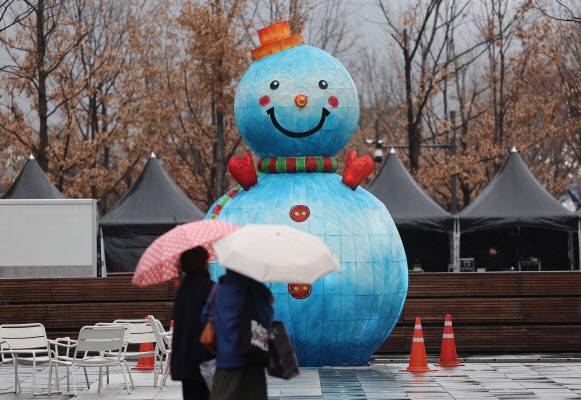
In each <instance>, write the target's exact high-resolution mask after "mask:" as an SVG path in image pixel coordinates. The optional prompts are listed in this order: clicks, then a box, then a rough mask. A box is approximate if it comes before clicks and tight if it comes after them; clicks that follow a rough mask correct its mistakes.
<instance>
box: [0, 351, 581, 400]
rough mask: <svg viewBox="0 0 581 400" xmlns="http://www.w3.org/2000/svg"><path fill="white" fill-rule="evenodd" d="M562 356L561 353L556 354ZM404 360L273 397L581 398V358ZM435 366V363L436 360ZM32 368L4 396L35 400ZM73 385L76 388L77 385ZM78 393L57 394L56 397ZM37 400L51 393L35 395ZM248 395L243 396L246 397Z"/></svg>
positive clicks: (142, 382) (117, 384) (146, 391)
mask: <svg viewBox="0 0 581 400" xmlns="http://www.w3.org/2000/svg"><path fill="white" fill-rule="evenodd" d="M556 359H558V358H556ZM406 366H407V365H406V364H405V363H403V362H401V363H397V362H395V363H394V362H390V363H386V362H381V361H380V360H376V361H374V363H373V364H372V365H370V366H366V367H357V368H321V369H304V370H302V371H301V375H300V376H298V377H296V378H295V379H293V380H290V381H284V380H281V379H276V378H270V377H269V378H268V395H269V397H268V398H269V400H307V399H312V400H351V399H352V400H360V399H430V400H431V399H581V360H579V361H573V362H528V360H527V359H523V360H518V359H514V358H512V359H509V358H505V359H504V360H503V361H502V362H468V363H466V365H465V366H463V367H452V368H450V367H448V368H442V367H433V368H437V369H438V370H437V371H435V372H429V373H408V372H400V371H399V370H400V369H405V367H406ZM430 367H432V365H430ZM30 372H31V368H30V367H27V366H24V367H21V368H19V376H20V381H21V386H22V390H23V393H21V394H18V395H15V394H14V393H12V394H3V395H0V400H4V399H29V398H33V395H32V375H31V373H30ZM88 372H89V382H90V384H91V385H90V388H87V386H86V383H85V378H84V376H83V373H82V371H80V370H79V371H77V372H76V374H75V377H76V382H77V388H78V389H79V396H78V398H79V399H105V400H107V399H121V398H123V399H136V400H145V399H160V400H164V399H181V385H180V382H173V381H171V380H168V382H167V385H166V386H165V387H164V388H155V387H153V373H152V372H151V371H149V372H144V371H133V372H132V375H133V379H134V381H135V385H136V388H135V390H133V391H132V393H131V394H130V395H128V394H127V391H126V390H125V387H124V383H123V377H122V375H121V373H120V370H119V369H118V368H113V369H112V371H111V380H110V383H109V384H105V382H104V383H103V387H102V389H101V393H97V378H98V369H97V368H90V369H88ZM47 374H48V369H47V367H40V368H38V369H37V385H38V388H39V390H40V389H43V390H46V386H47V383H48V381H47V380H48V376H47ZM60 383H61V390H65V391H66V379H65V371H64V368H61V369H60ZM71 389H72V387H71ZM7 390H14V371H13V368H12V367H11V366H9V365H0V391H7ZM71 395H72V393H71V394H67V393H61V394H53V395H51V396H50V399H63V398H68V397H70V396H71ZM34 398H35V399H42V398H49V396H46V395H45V396H35V397H34ZM240 399H241V400H243V399H244V397H243V396H241V397H240Z"/></svg>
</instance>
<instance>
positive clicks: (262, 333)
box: [238, 286, 268, 367]
mask: <svg viewBox="0 0 581 400" xmlns="http://www.w3.org/2000/svg"><path fill="white" fill-rule="evenodd" d="M246 299H247V301H246V307H244V309H243V310H242V312H241V313H240V319H239V321H238V330H239V337H238V338H239V341H238V355H239V356H240V357H244V358H246V359H248V360H249V361H250V362H252V363H253V364H258V365H262V366H265V367H266V366H268V328H267V327H265V326H264V325H262V323H260V319H259V318H258V313H257V312H256V307H255V305H254V296H253V295H252V292H251V290H250V286H248V291H247V293H246Z"/></svg>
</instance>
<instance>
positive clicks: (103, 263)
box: [99, 228, 107, 278]
mask: <svg viewBox="0 0 581 400" xmlns="http://www.w3.org/2000/svg"><path fill="white" fill-rule="evenodd" d="M99 232H100V233H101V277H102V278H106V277H107V262H106V261H105V241H104V240H103V228H100V229H99Z"/></svg>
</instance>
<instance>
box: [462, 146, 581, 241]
mask: <svg viewBox="0 0 581 400" xmlns="http://www.w3.org/2000/svg"><path fill="white" fill-rule="evenodd" d="M457 217H458V219H459V221H460V231H461V232H462V233H464V232H471V231H478V230H485V229H496V228H504V227H514V226H521V227H538V228H546V229H560V230H577V220H578V218H579V217H578V216H577V215H575V213H572V212H570V211H568V210H567V209H566V208H565V207H563V206H562V205H561V204H560V203H559V202H558V201H557V200H556V199H555V198H554V197H553V196H551V194H549V192H547V191H546V190H545V188H544V187H543V186H542V185H541V184H540V183H539V182H538V181H537V180H536V179H535V177H534V176H533V174H532V173H531V172H530V171H529V170H528V168H527V167H526V166H525V164H524V163H523V161H522V159H521V158H520V156H519V154H518V152H517V151H516V149H515V148H513V149H512V151H511V152H510V155H509V156H508V158H507V160H506V161H505V162H504V164H503V165H502V168H500V171H498V173H497V174H496V176H495V177H494V179H493V180H492V181H491V182H490V183H489V184H488V186H486V188H485V189H484V190H483V191H482V193H481V194H480V195H479V196H478V197H477V198H476V199H475V200H474V201H473V202H472V203H471V204H470V205H469V206H468V207H466V208H465V209H464V210H462V211H461V212H460V213H458V214H457Z"/></svg>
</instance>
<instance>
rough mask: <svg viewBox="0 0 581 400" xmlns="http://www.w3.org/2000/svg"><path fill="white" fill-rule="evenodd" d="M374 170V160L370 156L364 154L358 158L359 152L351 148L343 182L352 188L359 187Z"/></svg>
mask: <svg viewBox="0 0 581 400" xmlns="http://www.w3.org/2000/svg"><path fill="white" fill-rule="evenodd" d="M372 172H373V160H372V159H371V157H369V156H363V157H361V158H357V152H356V151H355V150H351V151H350V152H349V153H348V154H347V160H346V161H345V171H344V172H343V180H342V182H343V183H344V184H345V186H347V187H350V188H351V189H353V190H355V189H357V186H359V184H360V183H361V182H363V180H364V179H365V178H367V177H368V176H369V175H370V174H371V173H372Z"/></svg>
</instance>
